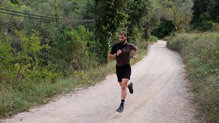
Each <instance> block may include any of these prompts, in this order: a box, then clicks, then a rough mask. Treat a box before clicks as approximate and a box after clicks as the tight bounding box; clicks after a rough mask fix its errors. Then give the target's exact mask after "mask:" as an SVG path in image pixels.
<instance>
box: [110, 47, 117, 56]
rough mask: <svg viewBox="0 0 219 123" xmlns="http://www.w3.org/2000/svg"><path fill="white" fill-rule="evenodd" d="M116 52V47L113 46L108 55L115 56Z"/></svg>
mask: <svg viewBox="0 0 219 123" xmlns="http://www.w3.org/2000/svg"><path fill="white" fill-rule="evenodd" d="M116 52H117V51H116V47H115V46H113V47H112V49H111V51H110V53H111V54H115V53H116Z"/></svg>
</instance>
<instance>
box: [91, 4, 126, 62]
mask: <svg viewBox="0 0 219 123" xmlns="http://www.w3.org/2000/svg"><path fill="white" fill-rule="evenodd" d="M126 3H127V1H126V0H112V1H105V0H95V2H94V7H93V12H94V19H95V38H96V40H97V41H99V45H98V46H99V47H98V48H99V49H101V50H99V51H98V56H99V61H100V63H106V62H107V59H108V58H107V54H108V51H109V39H110V37H111V36H113V35H114V33H115V32H116V31H117V29H118V28H119V26H120V24H121V22H122V21H123V20H124V19H125V14H124V13H123V9H124V8H125V7H126Z"/></svg>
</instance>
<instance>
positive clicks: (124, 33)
mask: <svg viewBox="0 0 219 123" xmlns="http://www.w3.org/2000/svg"><path fill="white" fill-rule="evenodd" d="M119 35H124V36H125V37H127V33H126V32H124V31H120V32H119Z"/></svg>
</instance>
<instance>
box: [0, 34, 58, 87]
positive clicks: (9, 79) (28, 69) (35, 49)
mask: <svg viewBox="0 0 219 123" xmlns="http://www.w3.org/2000/svg"><path fill="white" fill-rule="evenodd" d="M38 35H39V34H38V32H35V33H33V34H32V35H31V36H28V37H27V36H26V35H25V32H22V31H20V32H18V31H17V32H16V36H17V38H18V42H19V47H20V49H19V50H18V49H16V48H12V47H11V43H12V41H10V40H7V41H5V42H3V41H0V53H1V54H2V56H1V59H0V62H1V63H0V66H1V69H0V71H1V72H0V77H1V78H0V83H1V82H3V83H8V84H11V85H14V84H15V85H16V84H17V83H21V82H24V81H26V80H32V81H36V82H38V81H39V80H42V79H44V81H51V80H53V79H55V78H56V77H57V76H58V73H56V72H55V71H54V66H55V65H53V64H49V65H47V66H42V64H41V60H40V58H39V57H38V53H39V52H40V50H41V49H42V48H46V47H47V46H46V45H40V39H39V37H38Z"/></svg>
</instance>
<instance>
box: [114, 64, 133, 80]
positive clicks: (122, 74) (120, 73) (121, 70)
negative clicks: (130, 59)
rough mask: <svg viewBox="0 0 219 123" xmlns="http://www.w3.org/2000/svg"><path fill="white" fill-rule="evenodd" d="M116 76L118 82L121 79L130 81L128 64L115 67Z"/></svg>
mask: <svg viewBox="0 0 219 123" xmlns="http://www.w3.org/2000/svg"><path fill="white" fill-rule="evenodd" d="M116 75H117V79H118V82H122V79H123V78H126V79H129V80H130V76H131V66H130V64H126V65H123V66H118V65H116Z"/></svg>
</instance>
